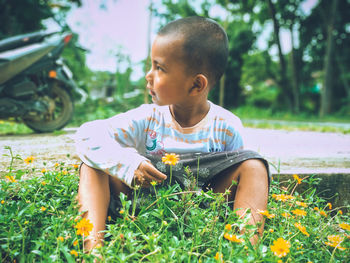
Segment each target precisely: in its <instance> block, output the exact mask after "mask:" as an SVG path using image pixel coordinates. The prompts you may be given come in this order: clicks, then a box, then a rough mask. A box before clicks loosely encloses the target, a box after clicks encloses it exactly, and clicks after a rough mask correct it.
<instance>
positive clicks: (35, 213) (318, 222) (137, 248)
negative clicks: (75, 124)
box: [0, 148, 350, 262]
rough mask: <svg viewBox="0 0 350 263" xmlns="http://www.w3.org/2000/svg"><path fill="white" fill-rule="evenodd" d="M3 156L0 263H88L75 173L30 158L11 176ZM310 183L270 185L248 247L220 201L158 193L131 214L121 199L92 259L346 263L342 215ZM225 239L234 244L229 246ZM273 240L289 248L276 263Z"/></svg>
mask: <svg viewBox="0 0 350 263" xmlns="http://www.w3.org/2000/svg"><path fill="white" fill-rule="evenodd" d="M7 150H8V152H9V154H8V158H9V159H8V163H9V167H8V169H7V170H6V171H5V172H4V173H2V174H1V176H0V229H1V231H0V254H1V258H2V262H14V260H16V262H76V261H81V260H82V259H84V260H85V261H86V262H93V258H94V256H93V255H92V254H91V255H88V254H84V253H83V246H82V244H83V237H82V236H80V235H77V232H76V230H77V229H76V225H77V223H78V222H80V220H81V219H80V217H79V213H78V210H77V204H76V195H77V188H78V176H77V168H76V167H72V166H69V165H65V164H64V163H60V162H59V160H57V161H58V164H57V166H56V167H55V168H52V169H47V170H39V168H36V167H37V166H39V164H40V160H38V159H35V160H34V161H33V162H32V163H30V164H28V166H27V167H28V168H27V169H24V170H18V169H16V165H17V164H19V163H20V162H23V160H22V159H21V158H20V156H18V155H16V156H15V155H14V154H12V152H11V151H10V150H11V149H10V148H7ZM25 157H26V156H23V158H25ZM37 174H40V175H39V176H38V175H37ZM23 178H27V179H23ZM317 181H318V180H317V178H316V177H309V178H305V179H304V180H302V182H301V183H302V184H307V187H306V189H308V190H307V191H305V192H298V190H299V185H298V184H297V181H296V180H295V179H293V178H291V179H290V180H289V182H288V184H287V187H285V185H286V184H285V182H284V184H283V186H282V184H281V183H280V182H279V181H278V178H275V179H274V180H273V182H272V185H271V191H270V198H269V204H268V214H267V213H266V216H267V219H266V224H265V232H264V235H263V237H262V238H261V242H260V243H259V244H258V245H257V246H256V247H253V246H251V245H250V243H249V242H248V240H249V238H250V237H251V235H252V234H253V232H252V233H251V234H248V231H247V232H246V234H243V235H240V234H238V232H239V231H238V230H239V229H242V228H244V227H247V226H246V222H247V218H243V219H239V218H237V216H236V214H235V213H234V212H233V211H232V210H231V209H230V208H229V207H228V206H227V204H226V203H225V200H224V198H223V196H222V194H214V193H212V192H206V193H204V192H203V191H197V190H196V189H180V188H179V186H178V185H176V184H175V185H173V186H171V187H170V186H164V187H161V188H159V189H157V191H156V196H149V197H148V198H144V199H143V205H142V206H141V210H140V211H139V212H138V213H137V214H135V213H134V211H135V209H134V205H135V203H133V202H131V201H129V200H126V198H125V197H123V196H122V205H123V207H122V209H121V210H120V211H119V216H118V217H116V218H111V219H109V221H108V225H107V230H106V242H105V246H103V247H100V248H97V249H96V251H95V252H96V253H98V254H100V255H101V256H102V257H103V259H104V261H105V262H221V260H220V258H222V259H223V261H225V262H278V261H279V260H282V262H347V260H349V253H348V252H349V249H350V238H349V235H350V231H349V229H347V230H346V229H344V228H348V227H350V226H349V223H350V222H349V219H350V217H349V216H350V215H349V213H345V212H344V213H341V212H340V211H341V210H340V208H336V207H330V205H327V202H326V201H325V200H324V199H322V198H320V197H319V196H318V195H317V194H316V192H315V186H316V185H317ZM138 191H139V190H135V194H136V195H138V194H139V192H138ZM203 204H207V205H206V208H203ZM316 207H317V208H316ZM348 208H349V207H348ZM297 209H299V210H301V211H303V212H300V211H299V210H297ZM342 209H343V208H342ZM321 211H322V212H321ZM297 214H304V215H297ZM296 223H299V224H300V226H299V228H300V229H302V227H305V229H304V230H303V229H302V230H299V229H298V228H297V227H296V226H295V224H296ZM342 223H345V225H341V224H342ZM228 225H231V227H232V229H230V230H229V227H228ZM227 234H232V235H237V238H239V239H240V240H241V241H239V242H233V241H229V240H228V239H226V238H225V236H227ZM336 237H338V238H339V240H341V242H340V243H339V244H338V245H339V246H338V247H337V248H335V247H334V246H331V245H332V244H334V243H332V242H331V241H330V240H332V238H333V239H334V238H336ZM279 238H283V240H285V242H289V244H290V248H289V249H286V247H285V249H286V255H285V256H284V257H281V258H280V257H278V256H276V255H274V253H273V251H272V246H273V245H274V242H276V240H277V239H279ZM342 248H345V250H342ZM282 249H283V247H282ZM75 253H76V254H75ZM216 258H218V259H216Z"/></svg>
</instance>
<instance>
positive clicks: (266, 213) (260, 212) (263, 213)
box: [258, 210, 276, 218]
mask: <svg viewBox="0 0 350 263" xmlns="http://www.w3.org/2000/svg"><path fill="white" fill-rule="evenodd" d="M258 213H259V214H261V215H264V216H266V217H267V218H274V217H275V216H276V215H275V214H270V213H269V211H267V210H265V211H259V212H258Z"/></svg>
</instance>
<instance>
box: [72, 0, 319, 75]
mask: <svg viewBox="0 0 350 263" xmlns="http://www.w3.org/2000/svg"><path fill="white" fill-rule="evenodd" d="M157 1H158V2H159V1H160V0H153V2H157ZM317 1H318V0H305V1H304V3H303V5H302V7H303V9H304V11H306V12H308V11H309V10H310V9H311V8H312V7H313V6H314V5H315V4H316V3H317ZM149 2H150V0H82V3H83V5H82V6H81V7H79V8H73V9H72V10H71V11H70V12H69V14H68V16H67V23H68V24H69V26H70V27H71V29H72V30H73V31H74V32H76V33H78V34H79V43H80V45H81V46H83V47H84V48H86V49H88V50H89V51H90V52H89V53H87V55H86V63H87V66H88V67H89V68H90V69H92V70H102V71H104V70H106V71H111V72H116V70H117V63H116V54H117V53H118V50H121V51H122V53H123V54H126V55H129V56H130V59H131V63H132V68H133V75H132V79H133V80H137V79H139V78H140V77H142V76H143V72H142V66H141V64H140V61H141V60H143V59H145V58H146V57H147V49H148V43H147V42H148V41H147V40H148V20H149V11H148V5H149ZM195 2H196V1H193V2H191V3H195ZM101 4H105V6H106V8H101ZM102 7H103V6H102ZM221 11H222V10H220V8H215V9H213V12H215V14H220V12H221ZM158 27H159V20H157V18H154V17H153V18H152V27H151V28H152V30H151V32H152V34H151V40H153V39H154V37H155V32H156V30H157V29H158ZM271 31H272V26H267V27H266V28H265V32H264V33H263V34H262V35H261V37H260V38H259V39H258V47H259V48H260V49H265V48H266V46H267V44H266V37H267V35H268V34H269V32H271ZM290 39H291V38H290V35H289V33H288V32H286V31H282V32H281V40H282V50H283V52H289V50H290V47H291V45H290ZM272 52H277V50H275V51H273V50H272ZM124 68H125V64H124ZM120 70H121V71H123V65H121V68H120Z"/></svg>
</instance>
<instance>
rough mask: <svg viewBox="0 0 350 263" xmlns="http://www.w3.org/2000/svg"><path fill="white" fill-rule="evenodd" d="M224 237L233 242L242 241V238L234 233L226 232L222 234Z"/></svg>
mask: <svg viewBox="0 0 350 263" xmlns="http://www.w3.org/2000/svg"><path fill="white" fill-rule="evenodd" d="M224 238H226V239H227V240H229V241H232V242H235V243H242V242H243V239H240V238H238V237H237V236H236V235H231V234H228V233H225V234H224Z"/></svg>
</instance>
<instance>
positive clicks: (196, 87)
mask: <svg viewBox="0 0 350 263" xmlns="http://www.w3.org/2000/svg"><path fill="white" fill-rule="evenodd" d="M207 86H208V78H207V77H206V76H204V75H203V74H197V75H196V77H195V79H194V82H193V86H192V88H191V89H190V95H197V94H198V93H201V92H202V91H204V90H206V88H207Z"/></svg>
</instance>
